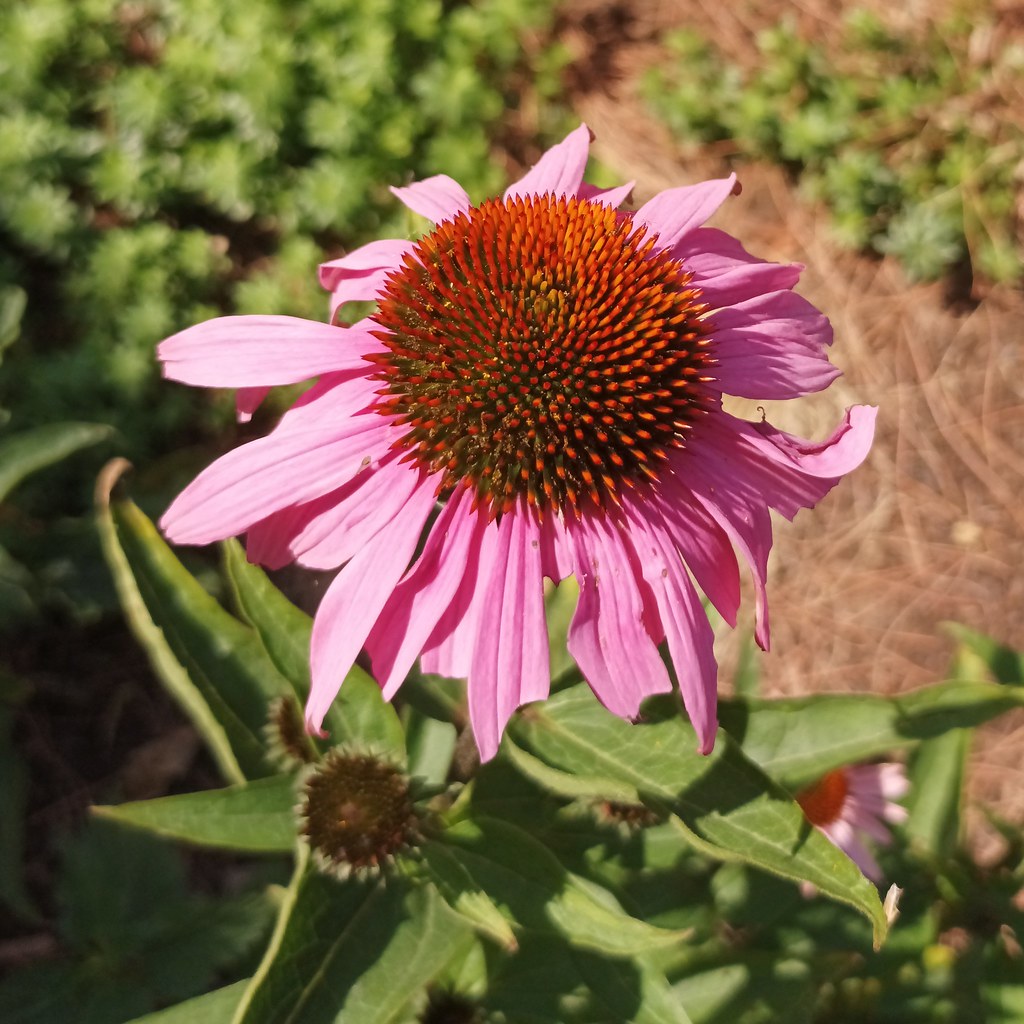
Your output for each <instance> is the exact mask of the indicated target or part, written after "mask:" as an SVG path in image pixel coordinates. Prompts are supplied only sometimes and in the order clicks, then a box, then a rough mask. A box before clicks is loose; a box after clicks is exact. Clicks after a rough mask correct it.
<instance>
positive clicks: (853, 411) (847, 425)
mask: <svg viewBox="0 0 1024 1024" xmlns="http://www.w3.org/2000/svg"><path fill="white" fill-rule="evenodd" d="M877 413H878V410H877V409H876V408H874V407H873V406H868V405H855V406H853V407H852V408H850V409H847V411H846V414H845V415H844V417H843V420H842V422H841V423H840V424H839V426H838V427H837V428H836V430H835V432H834V433H833V434H832V436H831V437H829V438H827V439H826V440H824V441H806V440H804V439H803V438H799V437H795V436H794V435H792V434H787V433H785V432H784V431H781V430H777V429H776V428H775V427H773V426H772V425H771V424H770V423H768V422H766V421H765V422H761V423H748V422H747V421H746V420H741V419H737V418H736V417H734V416H730V415H728V414H726V413H723V414H721V415H720V416H717V417H715V422H714V424H712V426H713V427H714V428H715V429H714V430H713V431H709V432H708V437H709V439H710V440H709V444H708V447H709V448H710V447H714V449H715V451H716V454H717V456H718V458H719V459H720V460H725V459H728V460H729V462H728V464H729V465H730V466H731V467H732V469H733V472H734V474H737V475H740V476H742V477H743V478H744V479H745V481H746V482H747V487H748V488H749V489H750V490H752V491H756V492H758V493H760V494H761V495H762V500H763V501H764V502H765V503H766V504H768V505H769V506H771V507H772V508H774V509H775V510H776V511H777V512H780V513H781V514H782V515H784V516H785V517H786V518H787V519H792V518H793V517H794V516H795V515H796V513H797V512H798V511H800V509H802V508H813V507H814V506H815V505H816V504H817V503H818V502H819V501H821V499H822V498H824V497H825V495H826V494H828V492H829V491H831V490H832V488H833V487H835V485H836V484H837V483H839V481H840V480H841V479H842V478H843V477H844V476H845V475H846V474H847V473H849V472H851V471H852V470H854V469H856V468H857V466H859V465H860V464H861V463H862V462H863V461H864V459H865V458H866V456H867V454H868V452H869V451H870V449H871V442H872V440H873V438H874V432H875V417H876V415H877Z"/></svg>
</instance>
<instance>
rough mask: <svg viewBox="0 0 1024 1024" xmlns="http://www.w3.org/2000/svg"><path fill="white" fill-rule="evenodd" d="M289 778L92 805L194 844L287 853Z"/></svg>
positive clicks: (291, 815) (291, 831)
mask: <svg viewBox="0 0 1024 1024" xmlns="http://www.w3.org/2000/svg"><path fill="white" fill-rule="evenodd" d="M297 802H298V801H297V797H296V795H295V779H294V778H293V777H292V776H290V775H283V776H275V777H273V778H269V779H257V780H256V781H254V782H249V783H246V784H244V785H241V786H230V787H228V788H227V789H211V790H206V791H203V792H199V793H182V794H178V795H175V796H165V797H159V798H157V799H155V800H138V801H135V802H133V803H127V804H118V805H116V806H100V807H94V808H93V811H94V812H95V813H96V814H99V815H101V816H102V817H105V818H112V819H113V820H114V821H117V822H120V823H121V824H123V825H131V826H133V827H135V828H142V829H146V830H147V831H149V832H155V833H157V834H158V835H162V836H168V837H169V838H172V839H179V840H181V841H182V842H186V843H194V844H196V845H198V846H212V847H219V848H222V849H228V850H244V851H247V852H249V853H291V852H292V850H293V849H294V847H295V838H296V833H297V826H296V820H295V806H296V803H297Z"/></svg>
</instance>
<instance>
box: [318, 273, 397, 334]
mask: <svg viewBox="0 0 1024 1024" xmlns="http://www.w3.org/2000/svg"><path fill="white" fill-rule="evenodd" d="M390 273H391V268H390V267H381V268H379V269H378V270H363V271H358V272H355V271H353V272H352V273H350V274H348V275H347V276H345V277H343V278H342V279H341V280H339V281H338V283H337V284H336V285H335V286H334V290H333V291H332V292H331V307H330V308H331V313H330V322H331V323H336V322H340V321H339V318H338V311H339V310H340V309H341V307H342V306H344V305H345V304H346V303H347V302H373V301H374V300H375V299H376V298H377V296H378V295H379V294H380V291H381V289H382V288H383V287H384V285H385V283H386V282H387V279H388V274H390Z"/></svg>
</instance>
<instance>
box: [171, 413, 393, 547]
mask: <svg viewBox="0 0 1024 1024" xmlns="http://www.w3.org/2000/svg"><path fill="white" fill-rule="evenodd" d="M392 429H393V428H391V427H390V425H389V424H388V422H387V421H386V420H385V419H383V418H382V417H378V416H376V415H372V414H371V415H368V416H362V417H355V418H354V419H353V420H352V421H351V422H350V423H348V424H346V426H345V428H344V429H342V428H339V427H338V426H337V425H336V424H333V423H329V424H327V425H326V426H312V427H307V428H301V429H299V428H296V429H292V430H281V428H278V429H277V430H276V431H274V432H273V433H271V434H268V435H267V436H266V437H263V438H260V439H258V440H256V441H250V442H249V443H248V444H245V445H242V446H241V447H240V448H236V449H234V451H231V452H228V454H227V455H224V456H222V457H221V458H219V459H218V460H217V461H216V462H214V463H213V464H212V465H211V466H209V467H207V468H206V469H205V470H203V472H202V473H200V474H199V476H198V477H196V479H195V480H193V481H192V483H191V484H189V486H188V487H186V488H185V490H184V491H182V492H181V494H179V495H178V497H177V498H176V499H175V500H174V502H173V503H172V504H171V507H170V508H169V509H168V510H167V511H166V512H165V513H164V515H163V518H162V519H161V520H160V525H161V528H162V529H163V531H164V533H165V534H166V535H167V537H168V538H170V539H171V540H172V541H174V542H175V543H176V544H209V543H211V542H212V541H215V540H223V539H224V538H225V537H234V536H237V535H238V534H241V533H245V532H246V530H248V529H249V527H250V526H252V525H253V524H254V523H257V522H259V520H261V519H265V518H266V517H267V516H269V515H271V514H272V513H274V512H276V511H278V510H279V509H282V508H285V507H287V506H289V505H294V504H298V503H302V502H305V501H311V500H312V499H314V498H318V497H320V496H321V495H323V494H326V493H328V492H329V491H333V490H334V489H335V488H337V487H340V486H341V485H342V484H344V483H346V482H347V481H348V480H350V479H351V478H352V477H353V476H354V475H355V474H356V473H357V472H358V471H359V469H360V468H361V467H362V466H365V465H369V464H370V463H371V462H373V460H374V459H378V458H381V457H382V456H383V455H384V454H385V453H386V452H387V450H388V447H389V446H390V444H391V441H392V437H393V434H392ZM254 481H255V482H256V485H255V486H254Z"/></svg>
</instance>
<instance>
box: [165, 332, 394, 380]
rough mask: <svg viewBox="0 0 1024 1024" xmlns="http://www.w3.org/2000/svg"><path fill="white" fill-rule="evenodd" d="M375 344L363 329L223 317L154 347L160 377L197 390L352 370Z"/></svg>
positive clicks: (372, 338) (301, 378) (377, 348)
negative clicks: (160, 369) (194, 386)
mask: <svg viewBox="0 0 1024 1024" xmlns="http://www.w3.org/2000/svg"><path fill="white" fill-rule="evenodd" d="M379 349H380V342H379V341H377V339H376V338H374V337H373V336H372V335H370V334H369V333H367V332H366V331H363V330H357V329H356V328H348V327H333V326H331V325H330V324H322V323H318V322H317V321H315V320H301V319H299V318H298V317H294V316H222V317H218V318H217V319H216V320H207V321H206V322H205V323H202V324H197V325H196V326H195V327H188V328H186V329H185V330H184V331H180V332H179V333H178V334H174V335H172V336H171V337H170V338H168V339H167V340H166V341H164V342H161V343H160V345H159V346H157V354H158V356H159V357H160V360H161V362H162V363H163V373H164V376H165V377H167V378H169V379H170V380H177V381H181V382H182V383H183V384H194V385H199V386H200V387H226V388H245V387H260V386H264V385H267V384H295V383H298V382H299V381H303V380H309V378H310V377H316V376H319V375H320V374H322V373H329V372H332V371H340V370H347V371H350V372H351V371H357V370H360V369H362V368H365V367H366V365H367V364H366V361H365V359H364V358H363V357H364V356H365V355H366V354H367V353H369V352H376V351H378V350H379Z"/></svg>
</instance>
